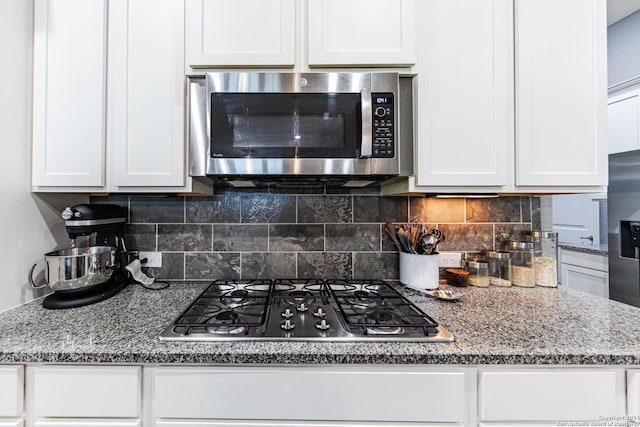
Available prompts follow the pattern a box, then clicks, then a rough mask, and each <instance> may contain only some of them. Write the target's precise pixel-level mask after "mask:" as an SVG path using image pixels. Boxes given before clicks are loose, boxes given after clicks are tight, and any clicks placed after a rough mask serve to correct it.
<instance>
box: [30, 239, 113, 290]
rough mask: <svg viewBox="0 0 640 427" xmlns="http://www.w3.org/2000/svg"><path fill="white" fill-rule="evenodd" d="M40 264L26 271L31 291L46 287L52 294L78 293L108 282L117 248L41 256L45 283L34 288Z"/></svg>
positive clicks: (87, 249) (79, 250) (65, 251)
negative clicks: (52, 291)
mask: <svg viewBox="0 0 640 427" xmlns="http://www.w3.org/2000/svg"><path fill="white" fill-rule="evenodd" d="M40 262H42V261H39V262H37V263H35V264H33V265H32V266H31V270H30V271H29V283H31V286H33V287H34V288H42V287H45V286H49V288H51V289H52V290H54V291H66V290H73V289H81V288H86V287H89V286H94V285H99V284H102V283H105V282H106V281H108V280H109V279H110V278H111V275H112V274H113V271H114V266H115V263H116V248H115V247H112V246H88V247H83V248H71V249H62V250H59V251H53V252H49V253H47V254H45V255H44V262H45V263H46V268H45V278H46V283H45V284H43V285H36V284H35V281H34V279H33V271H34V269H35V268H36V266H37V265H38V264H39V263H40Z"/></svg>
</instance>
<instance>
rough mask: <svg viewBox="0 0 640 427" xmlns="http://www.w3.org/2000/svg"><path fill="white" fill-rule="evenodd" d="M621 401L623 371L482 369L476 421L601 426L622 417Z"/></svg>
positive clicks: (623, 396) (623, 393) (623, 409)
mask: <svg viewBox="0 0 640 427" xmlns="http://www.w3.org/2000/svg"><path fill="white" fill-rule="evenodd" d="M625 400H626V397H625V372H624V370H622V369H593V370H586V369H518V370H500V369H495V370H494V369H483V370H481V371H480V373H479V380H478V417H479V419H480V420H482V421H486V422H507V421H508V422H516V421H534V422H549V423H552V422H558V421H576V420H594V421H599V420H601V419H602V418H601V417H605V416H624V415H625V407H626V402H625ZM485 425H490V424H485Z"/></svg>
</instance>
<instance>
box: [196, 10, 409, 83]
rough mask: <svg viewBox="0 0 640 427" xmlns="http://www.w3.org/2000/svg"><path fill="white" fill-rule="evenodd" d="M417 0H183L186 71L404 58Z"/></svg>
mask: <svg viewBox="0 0 640 427" xmlns="http://www.w3.org/2000/svg"><path fill="white" fill-rule="evenodd" d="M414 11H415V0H349V1H348V2H345V1H342V0H313V1H303V0H186V21H185V22H186V27H185V29H186V40H185V53H186V72H187V73H190V72H198V69H202V68H227V67H251V68H253V67H258V68H296V69H297V70H299V71H307V70H308V69H309V68H310V67H330V66H340V67H343V66H352V67H355V66H376V67H381V66H409V65H411V64H413V63H415V43H416V41H415V37H416V34H415V25H416V16H415V13H414Z"/></svg>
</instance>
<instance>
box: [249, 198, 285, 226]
mask: <svg viewBox="0 0 640 427" xmlns="http://www.w3.org/2000/svg"><path fill="white" fill-rule="evenodd" d="M240 209H241V222H244V223H276V222H280V223H295V222H296V198H295V197H294V196H278V195H261V194H259V195H252V196H242V198H241V207H240Z"/></svg>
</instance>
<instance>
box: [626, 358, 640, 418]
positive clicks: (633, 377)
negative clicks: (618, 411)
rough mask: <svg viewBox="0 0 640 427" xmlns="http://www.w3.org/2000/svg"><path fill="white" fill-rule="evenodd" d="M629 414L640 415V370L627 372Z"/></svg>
mask: <svg viewBox="0 0 640 427" xmlns="http://www.w3.org/2000/svg"><path fill="white" fill-rule="evenodd" d="M627 414H628V415H636V416H637V415H640V370H637V369H630V370H629V371H627Z"/></svg>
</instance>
